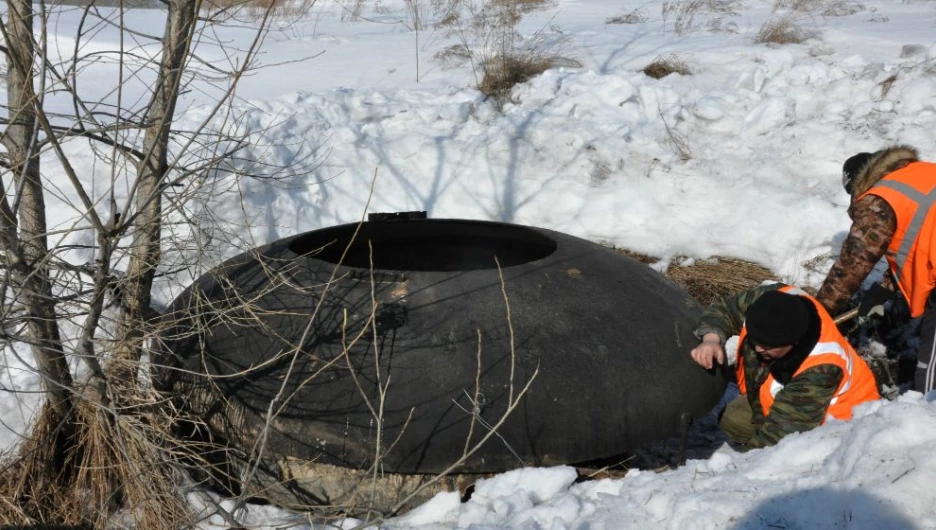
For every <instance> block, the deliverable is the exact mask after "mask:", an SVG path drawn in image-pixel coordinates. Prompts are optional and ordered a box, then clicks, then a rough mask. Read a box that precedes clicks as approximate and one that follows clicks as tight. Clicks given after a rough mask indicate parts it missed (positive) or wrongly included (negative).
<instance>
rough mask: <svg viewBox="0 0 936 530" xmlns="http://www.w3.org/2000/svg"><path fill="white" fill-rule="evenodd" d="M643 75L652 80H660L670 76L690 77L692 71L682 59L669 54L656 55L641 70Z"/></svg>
mask: <svg viewBox="0 0 936 530" xmlns="http://www.w3.org/2000/svg"><path fill="white" fill-rule="evenodd" d="M642 71H643V73H644V74H646V75H647V76H648V77H652V78H653V79H662V78H664V77H666V76H668V75H670V74H679V75H690V74H692V71H690V70H689V66H688V65H686V62H685V61H683V60H682V58H681V57H680V56H679V55H677V54H675V53H671V54H669V55H658V56H657V57H656V58H655V59H653V61H651V62H650V64H648V65H647V66H645V67H644V69H643V70H642Z"/></svg>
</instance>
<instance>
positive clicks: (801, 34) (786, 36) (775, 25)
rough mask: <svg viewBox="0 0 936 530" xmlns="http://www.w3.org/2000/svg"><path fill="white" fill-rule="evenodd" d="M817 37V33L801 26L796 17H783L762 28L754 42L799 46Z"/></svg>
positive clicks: (770, 21) (774, 19)
mask: <svg viewBox="0 0 936 530" xmlns="http://www.w3.org/2000/svg"><path fill="white" fill-rule="evenodd" d="M813 37H815V33H814V32H812V31H808V30H806V29H803V28H802V27H801V26H799V25H798V24H797V22H796V19H795V17H791V16H785V15H781V16H779V17H777V18H771V19H769V20H767V22H765V23H764V25H763V26H761V29H760V31H758V32H757V37H755V38H754V42H759V43H761V44H768V43H769V44H799V43H801V42H804V41H806V40H809V39H811V38H813Z"/></svg>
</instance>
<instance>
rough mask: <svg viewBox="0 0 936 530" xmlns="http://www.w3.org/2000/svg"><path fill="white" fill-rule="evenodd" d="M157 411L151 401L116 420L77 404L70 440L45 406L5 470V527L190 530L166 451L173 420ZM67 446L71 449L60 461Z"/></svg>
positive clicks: (1, 519) (0, 490)
mask: <svg viewBox="0 0 936 530" xmlns="http://www.w3.org/2000/svg"><path fill="white" fill-rule="evenodd" d="M134 409H135V410H134ZM157 410H159V409H158V408H157V407H156V406H155V404H154V403H153V402H141V403H138V404H134V405H132V406H129V408H128V409H125V410H124V411H123V412H122V413H121V414H119V415H115V414H113V413H112V412H111V411H108V410H107V409H105V408H102V407H100V406H97V405H94V404H92V403H91V402H90V401H88V400H80V401H79V402H78V405H77V406H76V411H75V413H76V414H77V422H76V428H75V432H72V433H69V434H67V435H66V434H65V431H64V430H62V429H58V428H57V426H56V425H54V424H53V423H52V421H51V419H50V418H52V414H51V413H50V412H49V408H48V406H46V407H44V409H43V410H42V411H41V412H40V414H39V415H38V417H37V420H36V425H35V427H34V428H33V430H32V432H31V435H30V438H29V439H27V440H25V441H24V442H23V443H22V444H20V446H19V447H18V452H17V453H16V454H15V455H14V456H13V457H11V458H9V459H8V460H7V461H5V462H3V464H2V467H0V526H3V527H5V526H6V525H21V526H25V525H34V524H39V523H42V524H49V523H54V524H60V525H69V526H72V527H77V528H84V527H87V528H147V529H157V530H158V529H163V528H165V529H170V528H173V529H174V528H182V527H185V526H186V525H191V524H192V520H191V516H190V514H189V512H188V508H187V504H186V502H185V499H184V498H183V497H182V494H181V492H180V490H179V488H178V484H177V481H176V480H175V475H174V471H173V469H174V468H173V466H172V463H171V461H172V460H173V459H174V457H173V455H172V454H171V453H170V452H167V451H166V450H165V441H166V440H165V438H166V435H165V431H166V429H167V426H168V425H170V424H171V422H170V421H169V420H168V418H164V417H162V414H161V413H159V412H156V411H157ZM63 444H64V445H63ZM62 447H69V448H70V449H67V450H66V451H64V455H65V456H64V458H62V457H59V458H58V460H57V459H56V454H57V453H58V454H59V455H61V453H62V451H57V449H59V450H61V448H62ZM127 507H132V509H127Z"/></svg>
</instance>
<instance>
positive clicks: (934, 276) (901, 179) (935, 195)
mask: <svg viewBox="0 0 936 530" xmlns="http://www.w3.org/2000/svg"><path fill="white" fill-rule="evenodd" d="M868 194H872V195H877V196H878V197H881V198H882V199H884V200H885V201H887V204H889V205H890V207H891V208H893V210H894V213H895V214H897V231H896V232H894V236H893V237H892V238H891V241H890V244H889V245H888V246H887V253H886V256H887V263H888V265H890V270H891V272H892V273H893V274H894V278H896V280H897V287H898V288H899V289H900V292H901V293H903V295H904V298H906V299H907V303H908V304H910V315H911V316H912V317H918V316H920V315H922V314H923V311H924V309H926V299H927V297H928V296H929V294H930V291H932V290H933V286H934V285H936V268H934V263H933V254H932V252H933V250H936V249H933V244H934V238H936V215H934V212H936V208H934V207H933V205H934V204H936V164H931V163H928V162H913V163H911V164H908V165H907V166H906V167H904V168H903V169H898V170H897V171H894V172H893V173H890V174H889V175H887V176H885V177H884V178H882V179H881V180H879V181H877V183H875V184H874V186H871V188H870V189H869V190H868V191H866V192H865V193H863V194H862V195H861V196H859V197H858V199H861V198H862V197H864V196H865V195H868Z"/></svg>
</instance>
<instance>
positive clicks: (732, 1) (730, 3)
mask: <svg viewBox="0 0 936 530" xmlns="http://www.w3.org/2000/svg"><path fill="white" fill-rule="evenodd" d="M740 5H741V1H740V0H670V1H667V2H663V26H664V27H665V26H666V24H667V21H668V20H669V18H670V17H671V16H672V17H673V31H674V32H675V33H676V35H684V34H686V33H687V32H689V31H691V30H692V29H693V28H695V27H696V26H697V25H698V24H699V23H700V21H705V22H706V23H707V24H708V25H709V26H714V27H721V26H722V25H723V24H722V22H723V19H724V18H725V17H728V16H733V15H736V14H737V9H738V7H739V6H740Z"/></svg>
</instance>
